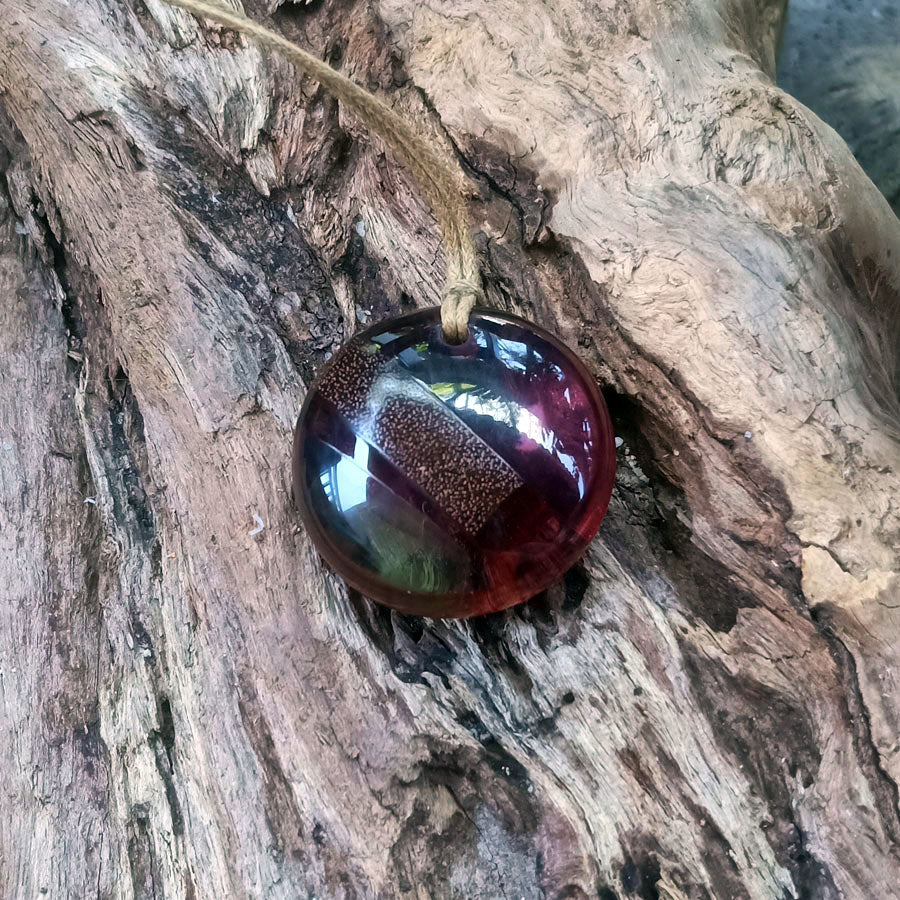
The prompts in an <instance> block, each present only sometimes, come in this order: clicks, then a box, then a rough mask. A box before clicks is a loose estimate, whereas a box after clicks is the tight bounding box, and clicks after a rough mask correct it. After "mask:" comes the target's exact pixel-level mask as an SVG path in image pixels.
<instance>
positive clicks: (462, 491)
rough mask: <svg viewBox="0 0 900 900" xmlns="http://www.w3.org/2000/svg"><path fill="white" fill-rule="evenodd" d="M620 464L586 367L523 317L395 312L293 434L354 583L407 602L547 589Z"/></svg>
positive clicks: (485, 607)
mask: <svg viewBox="0 0 900 900" xmlns="http://www.w3.org/2000/svg"><path fill="white" fill-rule="evenodd" d="M614 476H615V447H614V443H613V434H612V428H611V425H610V422H609V415H608V414H607V411H606V406H605V404H604V402H603V398H602V396H601V395H600V392H599V390H598V389H597V387H596V385H595V384H594V381H593V379H592V378H591V377H590V374H589V373H588V372H587V370H586V369H585V367H584V366H583V365H582V363H581V362H580V361H579V360H578V359H577V357H575V356H574V354H573V353H572V352H571V351H569V350H568V349H567V348H565V347H564V346H563V345H562V344H561V343H560V342H559V341H557V340H556V339H555V338H553V337H552V336H551V335H549V334H547V333H546V332H544V331H542V330H540V329H538V328H535V327H534V326H532V325H530V324H529V323H527V322H525V321H524V320H522V319H519V318H516V317H514V316H509V315H505V314H500V313H493V312H486V311H477V312H476V313H475V314H473V316H472V318H471V320H470V324H469V338H468V340H467V341H466V342H465V343H464V344H460V345H451V344H448V343H446V342H445V341H444V339H443V336H442V333H441V325H440V312H439V310H437V309H430V310H425V311H423V312H418V313H414V314H412V315H409V316H404V317H402V318H397V319H391V320H389V321H386V322H381V323H379V324H378V325H376V326H374V327H373V328H370V329H368V330H367V331H364V332H362V333H360V334H358V335H356V336H355V337H354V338H353V339H352V340H351V341H349V342H348V343H347V344H346V345H345V346H344V347H343V348H342V349H341V350H340V351H339V352H338V353H337V354H336V355H335V357H334V358H333V359H332V360H331V361H330V362H329V363H328V364H327V365H326V366H325V367H324V369H323V371H322V373H321V374H320V376H319V378H318V379H317V380H316V382H315V384H314V385H313V387H312V388H311V389H310V392H309V394H308V396H307V399H306V403H305V404H304V406H303V410H302V412H301V413H300V418H299V420H298V422H297V429H296V432H295V435H294V496H295V498H296V500H297V504H298V506H299V508H300V511H301V515H302V517H303V520H304V523H305V524H306V527H307V528H308V530H309V533H310V535H311V536H312V538H313V540H314V542H315V544H316V546H317V548H318V549H319V552H320V553H321V554H322V555H323V556H324V557H325V559H326V560H327V561H328V562H329V563H330V564H331V566H332V567H333V568H334V569H335V570H336V571H337V573H338V574H339V575H341V576H342V577H343V578H344V579H345V580H346V581H347V582H348V583H349V584H350V585H352V586H353V587H355V588H357V589H358V590H359V591H361V592H362V593H364V594H366V595H367V596H369V597H371V598H372V599H374V600H378V601H380V602H381V603H385V604H387V605H388V606H392V607H394V608H396V609H399V610H401V611H403V612H407V613H414V614H417V615H423V616H433V617H456V616H470V615H477V614H480V613H485V612H491V611H495V610H499V609H503V608H504V607H507V606H511V605H512V604H514V603H519V602H521V601H523V600H527V599H528V598H529V597H532V596H534V595H535V594H536V593H538V592H539V591H541V590H543V589H544V588H545V587H547V586H548V585H549V584H551V583H552V582H554V581H556V580H557V579H558V578H559V577H560V576H561V575H562V574H563V573H564V572H565V570H566V569H567V568H568V567H569V566H570V565H572V564H573V563H574V562H575V561H576V560H577V559H578V557H579V556H580V555H581V554H582V552H583V551H584V549H585V547H586V546H587V544H588V542H589V541H590V540H591V538H592V537H593V536H594V534H595V533H596V531H597V528H598V527H599V526H600V522H601V520H602V518H603V516H604V514H605V513H606V508H607V505H608V503H609V498H610V493H611V491H612V486H613V480H614Z"/></svg>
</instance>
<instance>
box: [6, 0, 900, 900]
mask: <svg viewBox="0 0 900 900" xmlns="http://www.w3.org/2000/svg"><path fill="white" fill-rule="evenodd" d="M247 9H248V12H249V13H250V14H251V15H253V16H255V17H257V18H259V19H262V20H265V21H269V22H271V23H273V24H274V26H275V27H277V28H279V29H282V30H283V31H284V33H285V34H287V35H288V36H290V37H292V38H294V39H296V40H298V41H299V42H301V43H302V44H303V45H304V46H307V47H311V48H313V49H314V50H315V52H317V53H319V54H321V55H322V56H323V57H325V58H328V59H330V60H331V61H332V62H333V63H335V64H337V65H339V66H340V67H341V68H342V69H343V70H344V71H346V72H347V73H349V74H350V75H351V76H352V77H354V78H355V79H357V80H358V81H359V82H361V83H363V84H364V85H366V86H368V87H370V88H371V89H373V90H376V91H378V92H380V93H381V94H383V95H384V96H386V97H388V98H389V100H390V102H391V103H392V104H394V105H395V106H396V107H397V108H398V109H399V110H401V111H403V112H404V113H406V114H408V115H410V116H415V117H418V118H420V119H421V121H422V123H423V126H422V127H423V128H425V129H427V131H428V133H429V134H430V135H431V136H432V137H433V138H434V139H435V140H436V141H438V142H441V143H442V144H443V145H444V146H445V147H446V148H447V149H448V150H450V151H451V152H454V153H455V154H456V155H457V157H458V159H459V160H460V163H461V164H462V165H463V166H464V167H465V168H466V169H467V171H468V173H469V175H470V176H471V178H472V185H473V189H472V196H471V198H470V201H471V202H470V208H471V215H472V219H473V222H474V224H475V227H476V230H477V239H478V244H479V251H480V254H481V258H482V263H483V266H484V271H485V280H486V287H487V290H488V294H489V297H490V301H491V302H492V304H494V305H495V306H497V307H500V308H504V309H509V310H512V311H515V312H519V313H524V314H525V315H527V316H529V317H531V318H532V319H533V320H534V321H536V322H538V323H539V324H541V325H543V326H545V327H548V328H550V329H551V330H553V331H555V332H556V333H558V334H560V335H561V336H562V337H563V338H564V339H566V340H567V341H569V342H570V343H571V344H572V345H573V346H576V347H577V348H578V350H579V352H580V353H581V355H582V356H583V358H584V359H585V360H586V361H587V362H588V363H589V365H590V366H591V367H592V368H593V370H594V371H595V372H596V374H597V377H598V379H599V380H600V382H601V383H602V385H603V386H604V389H605V391H606V394H607V397H608V400H609V404H610V407H611V410H612V412H613V415H614V418H615V422H616V427H617V432H618V434H620V435H621V436H622V437H623V438H624V445H623V447H622V448H621V450H620V459H619V466H620V468H619V474H618V480H617V487H616V491H615V493H614V497H613V503H612V506H611V509H610V513H609V516H608V518H607V520H606V522H605V523H604V526H603V528H602V530H601V533H600V535H599V536H598V538H597V540H596V541H595V542H594V543H593V545H592V547H591V549H590V552H589V553H588V554H587V556H586V557H585V559H584V561H583V563H582V564H580V565H578V566H576V567H575V568H574V569H573V570H572V571H570V572H569V573H568V574H567V575H566V577H565V580H564V581H563V583H561V584H559V585H557V586H556V587H554V588H553V589H551V590H550V591H548V592H547V593H546V594H545V595H544V596H542V597H539V598H537V599H536V600H535V601H534V602H532V603H530V604H527V605H525V606H522V607H520V608H518V609H516V610H513V611H510V612H508V613H504V614H501V615H496V616H492V617H488V618H484V619H479V620H473V621H468V622H450V623H436V622H431V621H424V620H420V619H411V618H404V617H401V616H397V615H394V614H391V613H388V612H386V611H384V610H382V609H380V608H376V607H373V606H372V605H371V604H370V603H368V602H367V601H366V600H364V599H363V598H361V597H359V596H355V595H353V594H352V593H348V591H347V590H346V589H345V587H344V586H343V585H342V583H341V582H340V580H339V579H337V578H336V577H335V576H334V575H332V574H331V573H329V572H328V571H327V570H326V569H325V568H324V567H323V565H322V564H321V562H320V561H319V559H318V557H317V556H316V554H315V553H314V551H313V549H312V547H311V545H310V542H309V541H308V539H307V537H306V535H305V533H304V531H303V529H302V528H301V526H300V524H299V523H298V520H297V516H296V513H295V511H294V509H293V506H292V503H291V497H290V439H291V428H292V425H293V420H294V417H295V415H296V412H297V410H298V409H299V406H300V403H301V401H302V398H303V395H304V390H305V386H306V385H308V384H309V381H310V379H311V377H312V375H313V373H314V371H315V368H316V366H317V365H319V364H320V363H321V362H322V361H323V360H324V359H325V358H326V355H327V354H328V353H330V352H333V351H334V350H335V349H336V348H337V347H338V346H339V345H340V344H341V343H342V342H343V340H344V339H345V338H346V337H347V336H348V335H349V334H351V333H352V332H353V331H354V330H355V329H356V328H357V327H359V326H360V325H361V324H362V323H367V322H370V321H372V320H374V319H376V318H379V317H383V316H386V315H389V314H393V313H396V312H398V311H399V310H409V309H411V308H413V307H416V306H425V305H430V304H433V303H435V302H436V301H437V297H438V290H439V286H440V283H441V278H442V269H443V264H442V260H441V254H440V248H439V245H438V242H437V237H436V232H435V228H434V224H433V221H432V219H431V217H430V215H429V213H428V211H427V209H426V208H425V207H424V206H423V203H422V201H421V199H420V195H419V193H418V192H417V190H416V189H415V186H414V185H412V184H411V183H410V181H409V179H408V177H407V175H406V174H405V173H404V172H403V171H402V170H400V169H399V168H398V167H397V165H396V164H395V163H394V161H393V160H392V159H391V158H390V156H389V155H387V154H386V153H385V151H384V149H383V147H382V146H381V145H380V144H379V142H378V141H377V140H373V139H371V138H370V137H369V136H367V135H365V134H364V133H363V132H362V131H361V130H360V129H359V127H358V125H357V124H356V123H355V122H354V121H353V119H352V118H351V117H349V116H346V115H345V114H344V113H343V112H342V110H341V109H340V108H338V107H337V106H336V104H335V103H333V102H331V101H330V100H329V99H328V98H327V97H326V96H324V95H323V94H322V93H321V92H320V91H319V89H318V88H317V87H316V86H315V85H314V84H311V83H308V82H304V81H303V80H301V79H298V78H296V77H295V76H294V74H293V73H292V72H291V70H290V68H289V67H288V66H287V65H286V64H284V63H283V62H280V61H279V60H277V59H272V58H269V57H266V56H265V55H263V54H261V53H260V52H259V51H258V50H257V49H256V48H255V47H253V46H250V45H248V44H246V43H245V42H244V41H243V40H242V39H241V38H240V37H238V36H236V35H234V34H232V33H229V32H226V31H222V30H221V29H218V28H215V27H211V26H208V25H206V24H205V23H199V22H196V21H195V20H193V19H192V18H191V17H189V16H187V15H184V14H182V13H181V12H178V11H173V10H170V9H168V8H167V7H165V6H163V5H162V4H161V3H160V2H158V0H73V2H69V3H59V2H56V0H5V2H4V3H3V4H0V106H2V113H0V144H2V146H3V147H4V148H5V149H4V150H2V151H0V168H2V169H3V173H4V177H3V179H2V181H0V184H2V191H0V215H2V219H3V224H2V228H3V237H2V242H0V359H2V367H0V379H2V380H0V384H2V390H0V548H2V549H0V600H2V603H0V710H2V718H0V772H2V782H3V791H4V797H3V802H2V814H0V894H2V895H3V896H4V897H36V896H42V895H47V896H49V897H53V898H55V897H69V896H71V897H87V896H92V897H93V896H96V897H98V898H113V897H115V898H119V897H122V898H132V897H134V898H149V897H155V898H162V897H167V898H175V897H185V898H220V897H264V898H295V897H318V898H324V897H327V898H343V897H347V898H349V897H384V898H394V897H397V898H429V897H465V898H472V897H484V898H498V897H508V898H522V897H525V898H533V897H547V898H551V897H552V898H563V897H568V898H573V897H592V898H593V897H600V898H603V900H611V898H626V897H638V898H643V900H650V898H661V900H675V898H690V900H696V898H716V900H718V898H753V900H756V898H772V900H784V898H839V897H844V898H866V900H869V898H888V897H895V896H900V895H898V893H897V884H898V876H900V816H898V792H897V781H898V777H900V739H898V722H900V694H898V677H900V659H898V653H900V650H898V648H900V611H898V607H900V579H898V575H897V572H898V555H900V501H898V496H900V494H898V481H900V475H898V473H900V450H898V447H900V444H898V442H897V440H896V438H895V436H894V435H896V432H897V424H898V422H900V416H898V413H897V396H898V392H897V385H898V380H900V379H898V363H897V342H896V338H897V322H898V320H900V309H898V305H900V294H898V290H900V223H898V220H897V219H896V218H895V217H894V216H893V215H892V213H891V212H890V209H889V208H888V206H887V204H886V202H885V201H884V199H883V198H882V197H881V196H880V195H879V194H878V192H877V191H876V190H875V188H874V187H873V186H872V184H871V183H870V182H869V181H868V180H867V178H866V177H865V176H864V175H863V173H862V171H861V170H860V168H859V167H858V165H857V164H856V162H855V161H854V160H853V158H852V157H851V155H850V153H849V151H848V150H847V148H846V146H845V145H844V144H843V143H842V142H841V141H840V139H838V138H837V136H836V135H835V134H834V133H833V132H832V131H831V130H830V129H829V128H827V126H825V125H824V124H823V123H822V122H820V121H819V120H818V119H816V118H815V117H814V116H813V115H812V114H811V113H810V112H809V111H807V110H806V109H805V108H803V107H802V106H800V105H799V104H798V103H796V102H795V101H793V100H792V99H791V98H790V97H788V96H787V95H785V94H784V93H783V92H781V91H780V90H778V89H777V88H776V87H775V86H774V84H773V80H772V79H773V75H774V47H775V44H776V39H777V34H778V29H779V26H780V22H781V17H782V15H783V8H782V4H781V3H780V2H777V0H665V2H659V0H627V2H618V3H613V2H604V3H598V4H585V3H580V2H576V0H554V2H553V3H546V4H543V3H541V4H537V3H534V2H533V0H494V2H492V3H489V4H488V3H484V2H480V0H441V2H437V0H434V2H425V3H415V4H410V3H406V2H401V0H370V2H365V3H364V2H361V0H314V2H310V3H306V4H290V3H287V4H283V3H279V2H278V0H268V2H266V3H264V2H262V0H258V2H256V0H254V2H250V3H248V6H247ZM254 515H259V516H260V517H261V518H262V519H263V521H264V522H265V529H264V530H263V531H262V532H261V533H260V534H258V535H251V534H250V532H251V531H252V530H253V529H254V518H253V517H254Z"/></svg>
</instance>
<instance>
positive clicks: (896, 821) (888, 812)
mask: <svg viewBox="0 0 900 900" xmlns="http://www.w3.org/2000/svg"><path fill="white" fill-rule="evenodd" d="M811 617H812V620H813V622H814V623H815V625H816V628H817V629H818V631H819V634H821V635H822V637H823V639H824V640H825V643H826V644H827V646H828V650H829V652H830V653H831V656H832V658H833V659H834V662H835V665H836V667H837V671H838V677H839V679H840V682H841V684H842V686H843V693H842V700H843V703H844V710H843V711H844V716H845V719H846V720H847V723H848V725H849V726H850V732H851V734H852V735H853V747H854V749H855V750H856V755H857V758H858V760H859V763H860V766H861V767H862V770H863V772H864V773H865V776H866V780H867V781H868V784H869V788H870V789H871V791H872V794H873V796H874V798H875V807H876V809H877V810H878V815H879V817H880V819H881V823H882V827H883V828H884V830H885V834H886V835H887V836H888V837H889V838H890V841H891V852H892V853H893V854H894V855H895V856H896V857H897V858H898V859H900V790H898V786H897V783H896V782H895V781H894V780H893V779H892V778H891V777H890V775H888V773H887V772H886V771H885V769H884V766H883V765H882V763H881V754H880V753H879V752H878V748H877V746H876V745H875V740H874V738H873V736H872V726H871V722H870V719H869V711H868V709H867V707H866V702H865V698H864V697H863V694H862V690H861V688H860V685H859V676H858V674H857V669H856V658H855V657H854V656H853V654H852V653H851V652H850V651H849V650H848V649H847V646H846V644H845V643H844V642H843V641H842V640H841V639H840V637H839V636H838V633H837V631H836V630H835V628H834V626H833V625H832V620H831V614H830V612H829V611H828V610H827V609H825V608H821V607H817V608H815V609H813V610H811Z"/></svg>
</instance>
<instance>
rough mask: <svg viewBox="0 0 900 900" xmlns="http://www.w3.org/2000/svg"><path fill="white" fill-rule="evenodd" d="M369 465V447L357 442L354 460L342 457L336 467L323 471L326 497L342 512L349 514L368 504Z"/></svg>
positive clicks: (323, 485)
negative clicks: (363, 504) (361, 504)
mask: <svg viewBox="0 0 900 900" xmlns="http://www.w3.org/2000/svg"><path fill="white" fill-rule="evenodd" d="M368 464H369V447H368V445H367V444H366V443H365V442H364V441H360V440H357V442H356V447H355V448H354V451H353V459H350V458H349V457H346V456H341V457H339V458H338V460H337V462H335V463H334V465H331V466H329V467H328V468H327V469H324V470H323V471H322V474H321V476H320V480H321V482H322V489H323V490H324V491H325V496H326V497H327V498H328V499H329V500H330V501H331V503H332V505H333V506H334V507H335V508H336V509H337V510H339V511H340V512H347V511H348V510H350V509H353V507H354V506H359V504H360V503H365V502H366V495H367V493H368V490H367V489H368V484H369V473H368Z"/></svg>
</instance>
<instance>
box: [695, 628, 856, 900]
mask: <svg viewBox="0 0 900 900" xmlns="http://www.w3.org/2000/svg"><path fill="white" fill-rule="evenodd" d="M682 653H683V655H684V660H685V666H686V670H687V672H688V674H689V675H690V678H691V683H692V685H693V689H694V691H695V692H696V693H697V696H698V699H699V701H700V704H701V707H702V708H703V709H705V710H707V717H708V718H709V720H710V723H711V724H712V726H713V729H714V732H715V734H716V736H717V740H718V742H719V743H720V744H721V745H722V746H723V747H724V748H726V749H727V750H728V751H729V752H730V753H732V754H733V755H734V757H735V758H736V759H737V760H738V761H739V765H740V766H741V767H742V768H743V770H744V772H745V773H746V775H747V777H748V778H749V779H750V781H751V783H752V784H753V785H754V787H755V789H756V790H757V791H758V792H759V793H760V795H761V796H762V797H763V798H764V799H765V801H766V806H767V809H768V812H769V815H770V816H771V817H772V819H773V821H772V822H770V823H769V824H768V825H767V826H766V828H765V833H766V839H767V840H768V842H769V844H770V846H771V847H772V849H773V851H774V852H775V855H776V857H777V859H778V861H779V863H780V864H781V865H783V866H785V868H786V869H788V871H789V872H790V873H791V879H792V881H793V883H794V885H795V887H796V889H797V892H798V896H803V897H810V898H812V897H821V898H823V900H837V898H838V896H839V894H838V892H837V888H836V886H835V884H834V882H833V880H832V878H831V875H830V873H829V871H828V867H827V866H826V865H825V864H824V863H822V862H821V861H819V860H817V859H816V858H815V857H814V856H812V855H811V854H810V853H809V852H808V851H807V850H806V849H805V848H804V846H803V837H802V834H803V832H802V829H801V828H800V825H799V823H798V822H797V820H796V817H795V813H794V809H793V804H792V800H791V796H792V791H791V787H790V784H789V780H790V779H799V780H800V781H801V782H802V783H803V784H804V785H805V786H806V787H807V788H808V787H810V786H811V785H812V784H813V783H814V781H815V779H816V776H817V774H818V771H819V766H820V764H821V756H820V752H819V749H818V746H817V744H816V741H815V737H814V735H815V730H814V728H815V725H814V722H813V720H812V718H811V714H810V712H809V710H808V709H807V707H806V705H805V704H804V703H803V699H802V697H798V698H797V701H796V703H793V704H792V703H790V702H789V700H788V699H787V698H786V697H784V696H779V695H778V694H777V693H775V692H774V691H773V690H771V689H770V688H768V687H765V686H764V685H762V684H759V683H754V682H751V681H748V680H746V679H742V678H740V677H735V676H734V675H732V674H731V673H730V672H728V670H727V669H726V668H725V666H723V665H721V664H719V663H716V662H714V661H712V660H710V659H708V658H705V659H699V658H698V657H697V655H696V652H695V651H694V649H693V648H692V647H691V646H690V645H689V644H686V643H682ZM760 827H762V823H761V824H760Z"/></svg>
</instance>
